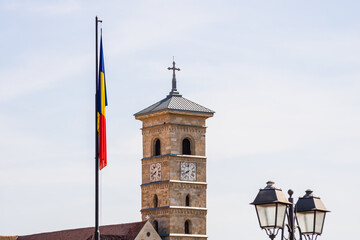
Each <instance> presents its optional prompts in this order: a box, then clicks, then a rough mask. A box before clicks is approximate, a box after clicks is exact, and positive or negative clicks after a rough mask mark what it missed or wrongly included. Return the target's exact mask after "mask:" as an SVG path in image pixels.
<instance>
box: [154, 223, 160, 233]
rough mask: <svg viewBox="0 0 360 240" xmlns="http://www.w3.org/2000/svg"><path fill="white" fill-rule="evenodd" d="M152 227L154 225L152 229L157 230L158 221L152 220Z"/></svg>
mask: <svg viewBox="0 0 360 240" xmlns="http://www.w3.org/2000/svg"><path fill="white" fill-rule="evenodd" d="M153 227H154V229H155V231H156V232H158V231H159V223H158V221H156V220H155V221H154V222H153Z"/></svg>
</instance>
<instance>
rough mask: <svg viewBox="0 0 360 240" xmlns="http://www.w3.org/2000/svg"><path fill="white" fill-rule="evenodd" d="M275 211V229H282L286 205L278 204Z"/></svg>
mask: <svg viewBox="0 0 360 240" xmlns="http://www.w3.org/2000/svg"><path fill="white" fill-rule="evenodd" d="M277 211H278V213H277V221H276V227H278V228H282V227H283V223H284V219H285V213H286V205H284V204H278V209H277Z"/></svg>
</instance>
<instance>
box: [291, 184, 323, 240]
mask: <svg viewBox="0 0 360 240" xmlns="http://www.w3.org/2000/svg"><path fill="white" fill-rule="evenodd" d="M312 192H313V191H311V190H310V189H309V190H306V194H305V195H304V196H303V197H301V198H299V200H298V201H297V203H296V206H295V213H296V219H297V222H298V224H299V228H300V232H301V234H302V235H303V236H304V237H305V238H306V239H313V238H314V237H315V238H316V237H317V236H318V235H321V233H322V231H323V227H324V221H325V215H326V213H327V212H329V211H328V210H327V209H326V208H325V206H324V204H323V202H322V201H321V199H320V198H319V197H315V196H314V195H313V194H312Z"/></svg>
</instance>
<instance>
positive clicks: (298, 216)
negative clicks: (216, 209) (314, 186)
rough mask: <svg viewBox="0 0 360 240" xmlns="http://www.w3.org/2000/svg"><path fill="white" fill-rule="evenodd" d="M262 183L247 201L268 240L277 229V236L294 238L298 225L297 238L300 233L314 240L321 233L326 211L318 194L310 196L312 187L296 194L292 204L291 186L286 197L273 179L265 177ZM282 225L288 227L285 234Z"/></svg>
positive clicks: (292, 239) (305, 237)
mask: <svg viewBox="0 0 360 240" xmlns="http://www.w3.org/2000/svg"><path fill="white" fill-rule="evenodd" d="M266 184H267V185H266V187H265V188H264V189H260V191H259V193H258V195H257V196H256V198H255V200H254V201H253V202H252V203H250V204H252V205H254V206H255V209H256V213H257V217H258V220H259V225H260V228H262V229H264V230H265V232H266V234H267V235H268V236H269V238H270V239H271V240H273V239H275V237H276V236H277V234H278V233H279V231H280V230H281V239H288V240H295V229H296V228H298V229H299V231H298V232H299V236H300V238H299V239H300V240H302V237H304V239H306V240H316V239H317V237H318V236H319V235H321V233H322V230H323V226H324V220H325V215H326V213H327V212H329V211H328V210H327V209H326V208H325V206H324V204H323V203H322V201H321V200H320V198H319V197H314V196H313V194H312V191H311V190H307V191H306V194H305V196H304V197H302V198H299V200H298V202H297V203H296V205H295V206H294V203H293V202H294V201H293V198H292V195H293V193H294V192H293V191H292V190H291V189H290V190H289V191H288V194H289V198H288V199H287V198H286V197H285V194H284V193H283V191H282V190H281V189H279V188H277V187H275V186H274V182H272V181H268V182H267V183H266ZM285 220H287V223H286V224H285ZM295 222H297V224H298V225H297V226H295ZM285 227H287V229H288V237H287V238H285V236H284V235H285V231H284V230H285Z"/></svg>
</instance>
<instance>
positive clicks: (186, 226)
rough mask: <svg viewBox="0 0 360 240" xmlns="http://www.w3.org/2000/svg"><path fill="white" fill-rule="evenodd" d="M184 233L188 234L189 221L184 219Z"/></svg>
mask: <svg viewBox="0 0 360 240" xmlns="http://www.w3.org/2000/svg"><path fill="white" fill-rule="evenodd" d="M185 234H190V221H189V220H186V221H185Z"/></svg>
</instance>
